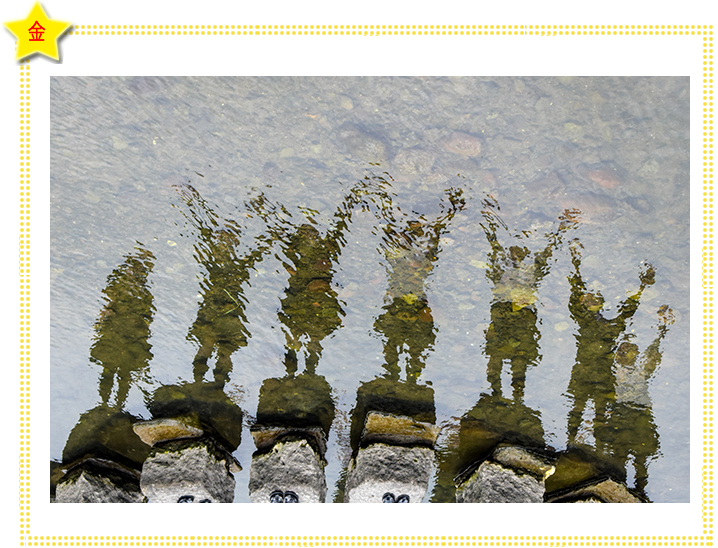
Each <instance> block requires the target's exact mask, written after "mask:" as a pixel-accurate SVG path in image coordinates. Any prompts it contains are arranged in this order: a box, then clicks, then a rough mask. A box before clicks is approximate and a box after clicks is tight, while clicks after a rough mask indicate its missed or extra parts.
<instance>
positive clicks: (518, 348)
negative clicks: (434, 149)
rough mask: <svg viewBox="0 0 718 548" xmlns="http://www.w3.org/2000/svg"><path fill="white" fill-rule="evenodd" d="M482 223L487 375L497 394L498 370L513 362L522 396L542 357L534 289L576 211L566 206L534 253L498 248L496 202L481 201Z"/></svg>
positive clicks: (517, 389) (514, 383)
mask: <svg viewBox="0 0 718 548" xmlns="http://www.w3.org/2000/svg"><path fill="white" fill-rule="evenodd" d="M484 206H485V207H484V210H483V211H482V214H483V216H484V219H485V224H482V225H481V226H482V228H483V229H484V233H485V234H486V239H487V240H488V242H489V244H490V245H491V252H490V253H489V268H488V269H487V271H486V276H487V278H488V279H489V280H490V281H491V282H492V284H493V287H492V291H493V297H494V298H493V301H492V303H491V324H490V325H489V328H488V330H487V331H486V347H485V350H484V351H485V352H486V355H487V356H488V358H489V362H488V365H487V377H488V381H489V384H490V385H491V390H492V393H493V395H494V396H501V370H502V369H503V365H504V362H509V363H510V364H511V376H512V379H511V387H512V389H513V400H514V401H516V402H517V403H520V402H522V401H523V399H524V390H525V385H526V370H527V368H528V367H529V366H530V365H532V366H533V365H536V364H537V363H538V362H539V361H540V359H541V355H540V354H539V347H538V341H539V338H540V334H539V331H538V327H537V322H538V317H537V315H536V306H535V304H536V302H537V300H538V296H537V292H538V288H539V285H540V283H541V280H543V278H544V277H545V276H546V275H547V274H548V273H549V261H550V260H551V256H552V255H553V252H554V251H555V250H556V249H557V248H558V246H559V245H560V244H561V239H562V235H563V233H564V232H565V231H566V230H568V229H569V228H572V227H573V226H575V222H576V220H575V214H576V211H572V210H566V211H565V212H564V214H563V215H562V216H561V217H560V220H561V222H560V224H559V226H558V227H557V228H556V229H555V230H554V231H553V232H550V233H548V234H546V239H547V240H548V243H547V244H546V247H545V248H544V249H543V250H541V251H539V252H537V253H534V254H533V261H532V260H531V258H532V253H531V252H530V251H529V250H528V248H526V247H522V246H517V245H512V246H508V247H504V246H502V245H501V244H500V243H499V241H498V237H497V235H496V231H497V229H498V228H499V226H503V227H504V228H506V225H505V224H504V223H503V221H502V220H501V218H500V217H499V216H498V214H497V210H498V209H499V207H498V203H497V202H496V201H495V200H491V199H487V200H485V201H484Z"/></svg>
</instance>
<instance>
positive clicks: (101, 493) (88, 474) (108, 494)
mask: <svg viewBox="0 0 718 548" xmlns="http://www.w3.org/2000/svg"><path fill="white" fill-rule="evenodd" d="M55 502H58V503H65V502H93V503H94V502H145V497H144V496H143V495H142V492H141V491H140V484H139V478H138V476H137V475H136V474H132V473H129V472H128V473H123V472H122V471H120V470H116V469H111V468H106V467H104V466H97V465H94V464H92V463H91V462H89V461H88V462H85V463H83V464H82V465H80V466H78V467H77V468H75V469H74V470H71V471H69V472H68V473H67V474H66V475H65V477H63V479H62V480H60V482H59V483H58V484H57V488H56V490H55Z"/></svg>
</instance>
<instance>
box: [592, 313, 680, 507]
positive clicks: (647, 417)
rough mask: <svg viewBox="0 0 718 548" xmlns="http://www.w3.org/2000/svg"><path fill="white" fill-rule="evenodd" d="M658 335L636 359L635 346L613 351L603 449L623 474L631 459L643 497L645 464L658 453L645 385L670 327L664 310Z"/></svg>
mask: <svg viewBox="0 0 718 548" xmlns="http://www.w3.org/2000/svg"><path fill="white" fill-rule="evenodd" d="M658 318H659V324H658V334H657V336H656V338H655V339H654V341H653V342H652V343H651V344H650V345H649V346H648V348H646V350H645V352H644V353H643V355H641V356H639V352H638V346H637V345H636V344H634V343H630V342H625V341H624V342H622V343H621V344H620V345H619V346H618V348H617V349H616V359H615V364H616V400H615V402H614V404H613V405H612V408H611V413H610V417H609V419H608V423H607V424H606V429H605V433H599V434H598V437H599V438H603V437H604V436H605V438H606V439H605V446H606V447H607V448H608V449H609V451H610V454H611V455H612V456H613V457H614V459H615V460H617V461H618V463H619V464H620V466H621V469H623V470H625V469H626V465H627V463H628V459H629V457H633V468H634V477H635V481H634V485H633V487H634V489H635V490H636V492H637V493H638V494H640V495H642V496H646V485H647V483H648V468H647V464H648V460H649V459H650V458H651V457H653V456H655V455H656V454H657V453H658V448H659V443H658V432H657V431H656V425H655V423H654V421H653V411H652V409H651V398H650V396H649V393H648V383H649V380H650V378H651V376H652V375H653V373H654V372H655V371H656V368H657V367H658V366H659V365H660V363H661V351H660V344H661V341H662V340H663V338H664V337H665V336H666V333H667V332H668V326H669V325H670V324H672V323H673V321H674V319H673V312H672V311H671V309H670V308H668V307H667V306H663V307H661V308H660V309H659V311H658Z"/></svg>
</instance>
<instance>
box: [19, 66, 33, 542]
mask: <svg viewBox="0 0 718 548" xmlns="http://www.w3.org/2000/svg"><path fill="white" fill-rule="evenodd" d="M19 109H20V112H19V114H20V136H19V137H20V238H19V242H18V244H19V261H18V263H19V264H18V267H19V275H20V455H19V460H20V462H19V465H20V486H19V487H20V493H19V496H20V535H21V537H22V536H23V535H26V534H28V533H29V532H30V493H29V491H30V489H29V486H30V418H29V416H28V415H29V413H30V411H29V409H30V64H29V62H27V61H25V62H23V63H21V64H20V105H19Z"/></svg>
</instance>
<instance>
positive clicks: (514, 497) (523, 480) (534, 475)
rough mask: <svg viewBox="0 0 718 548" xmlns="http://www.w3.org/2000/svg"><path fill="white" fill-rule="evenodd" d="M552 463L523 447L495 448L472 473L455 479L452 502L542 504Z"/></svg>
mask: <svg viewBox="0 0 718 548" xmlns="http://www.w3.org/2000/svg"><path fill="white" fill-rule="evenodd" d="M554 460H555V459H553V458H552V457H549V456H545V455H541V454H539V453H537V452H534V451H530V450H528V449H525V448H523V447H518V446H511V445H499V446H498V447H497V448H496V449H495V450H494V451H493V453H492V454H491V456H490V457H489V458H488V459H486V460H485V461H483V462H482V463H481V464H479V465H478V467H476V468H475V469H474V470H473V472H471V473H468V474H463V475H462V476H460V477H459V480H458V485H457V489H456V501H457V502H485V503H490V502H501V503H506V502H527V503H539V502H543V501H544V494H545V493H546V479H547V478H548V477H549V476H550V475H551V474H553V473H554V471H555V470H556V468H555V466H554Z"/></svg>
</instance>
